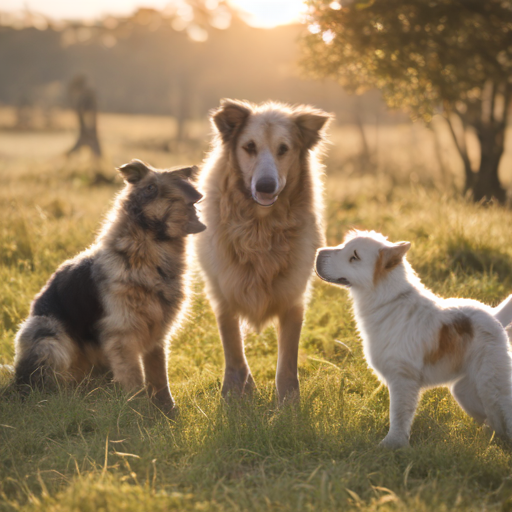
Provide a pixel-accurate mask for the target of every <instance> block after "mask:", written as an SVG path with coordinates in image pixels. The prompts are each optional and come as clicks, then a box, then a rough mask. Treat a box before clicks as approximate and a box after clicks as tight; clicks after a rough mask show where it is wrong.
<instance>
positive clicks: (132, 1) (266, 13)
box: [0, 0, 304, 27]
mask: <svg viewBox="0 0 512 512" xmlns="http://www.w3.org/2000/svg"><path fill="white" fill-rule="evenodd" d="M228 1H229V3H230V4H231V5H233V6H234V7H238V8H239V9H242V10H243V11H245V12H247V13H248V14H249V15H250V19H249V20H248V21H249V22H250V24H251V25H254V26H259V27H273V26H276V25H282V24H286V23H291V22H294V21H298V18H299V15H300V12H301V9H303V8H304V7H303V6H304V2H303V0H228ZM168 4H169V0H86V1H76V0H0V11H9V12H12V11H21V10H24V8H25V7H28V8H29V9H30V10H32V11H35V12H37V13H41V14H44V15H46V16H49V17H50V18H53V19H81V18H85V19H94V18H98V17H101V16H104V15H106V14H113V15H127V14H131V13H133V12H134V11H135V10H136V9H137V8H138V7H153V8H156V9H163V8H165V7H166V5H168Z"/></svg>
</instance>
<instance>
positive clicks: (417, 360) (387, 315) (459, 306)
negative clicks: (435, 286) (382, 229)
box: [316, 231, 512, 448]
mask: <svg viewBox="0 0 512 512" xmlns="http://www.w3.org/2000/svg"><path fill="white" fill-rule="evenodd" d="M410 246H411V244H410V243H409V242H399V243H395V244H394V243H390V242H389V241H388V240H387V239H386V238H385V237H384V236H382V235H381V234H378V233H375V232H373V231H372V232H360V231H354V232H351V233H349V234H348V236H347V237H346V239H345V241H344V243H343V244H342V245H340V246H338V247H333V248H329V247H328V248H325V249H321V250H320V251H318V256H317V260H316V271H317V274H318V275H319V277H321V278H322V279H324V280H325V281H328V282H330V283H334V284H338V285H342V286H346V287H348V288H349V290H350V294H351V296H352V300H353V305H354V313H355V317H356V321H357V326H358V329H359V331H360V333H361V337H362V339H363V346H364V353H365V356H366V360H367V362H368V364H369V365H370V366H371V368H373V370H374V371H375V372H376V374H377V375H378V377H379V378H380V379H381V381H382V382H384V383H385V384H386V385H387V386H388V388H389V394H390V429H389V433H388V435H387V436H386V437H385V438H384V440H383V441H382V443H381V444H382V445H383V446H386V447H389V448H399V447H401V446H405V445H407V444H408V443H409V434H410V429H411V424H412V420H413V417H414V413H415V411H416V407H417V403H418V398H419V396H420V393H421V390H422V389H424V388H427V387H431V386H438V385H447V386H450V389H451V392H452V394H453V396H454V397H455V399H456V400H457V402H458V403H459V405H460V406H461V407H462V408H463V409H464V410H465V411H466V412H467V413H468V414H469V415H470V416H472V417H473V418H474V419H475V420H476V421H477V422H478V423H480V424H482V423H484V422H485V423H487V424H488V425H489V426H490V427H491V428H492V429H494V430H495V431H496V433H497V434H499V435H501V436H506V437H508V438H510V439H512V362H511V361H512V359H511V354H510V350H509V341H508V338H507V334H506V332H505V329H504V326H507V325H508V324H509V323H510V322H511V321H512V295H511V296H509V297H508V298H507V299H506V300H505V301H504V302H503V303H502V304H500V305H499V306H498V307H496V308H491V307H489V306H486V305H484V304H482V303H480V302H477V301H475V300H469V299H442V298H439V297H437V296H436V295H434V294H433V293H432V292H430V291H429V290H427V289H426V288H425V287H424V286H423V284H422V283H421V282H420V280H419V278H418V277H417V276H416V274H415V273H414V271H413V270H412V268H411V266H410V265H409V263H408V262H407V260H406V259H405V254H406V253H407V251H408V250H409V248H410Z"/></svg>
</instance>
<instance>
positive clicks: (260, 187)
mask: <svg viewBox="0 0 512 512" xmlns="http://www.w3.org/2000/svg"><path fill="white" fill-rule="evenodd" d="M276 188H277V183H276V181H275V180H274V179H272V178H261V179H259V180H258V181H257V182H256V192H262V193H264V194H273V193H274V192H275V191H276Z"/></svg>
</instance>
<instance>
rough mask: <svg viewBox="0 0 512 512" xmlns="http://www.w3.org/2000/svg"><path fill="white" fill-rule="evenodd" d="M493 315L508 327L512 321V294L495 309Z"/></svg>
mask: <svg viewBox="0 0 512 512" xmlns="http://www.w3.org/2000/svg"><path fill="white" fill-rule="evenodd" d="M492 313H493V316H494V318H496V320H498V322H499V323H500V324H501V325H503V327H505V328H507V326H508V325H509V324H510V323H511V322H512V295H509V296H508V297H507V298H506V299H505V300H504V301H503V302H502V303H501V304H500V305H499V306H496V307H495V308H494V310H493V312H492Z"/></svg>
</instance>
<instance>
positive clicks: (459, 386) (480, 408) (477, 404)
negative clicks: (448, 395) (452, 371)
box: [451, 377, 486, 425]
mask: <svg viewBox="0 0 512 512" xmlns="http://www.w3.org/2000/svg"><path fill="white" fill-rule="evenodd" d="M451 392H452V395H453V397H454V398H455V400H457V402H458V404H459V405H460V406H461V407H462V409H463V410H464V411H466V413H467V414H469V416H471V417H472V418H473V419H474V420H475V421H476V422H477V423H478V424H479V425H482V424H483V423H484V422H485V418H486V413H485V407H484V404H483V403H482V400H480V397H479V396H478V393H477V388H476V385H475V383H474V382H473V381H472V380H471V379H470V378H469V377H463V378H462V379H460V380H458V381H457V382H456V383H455V384H454V385H453V386H452V387H451Z"/></svg>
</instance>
